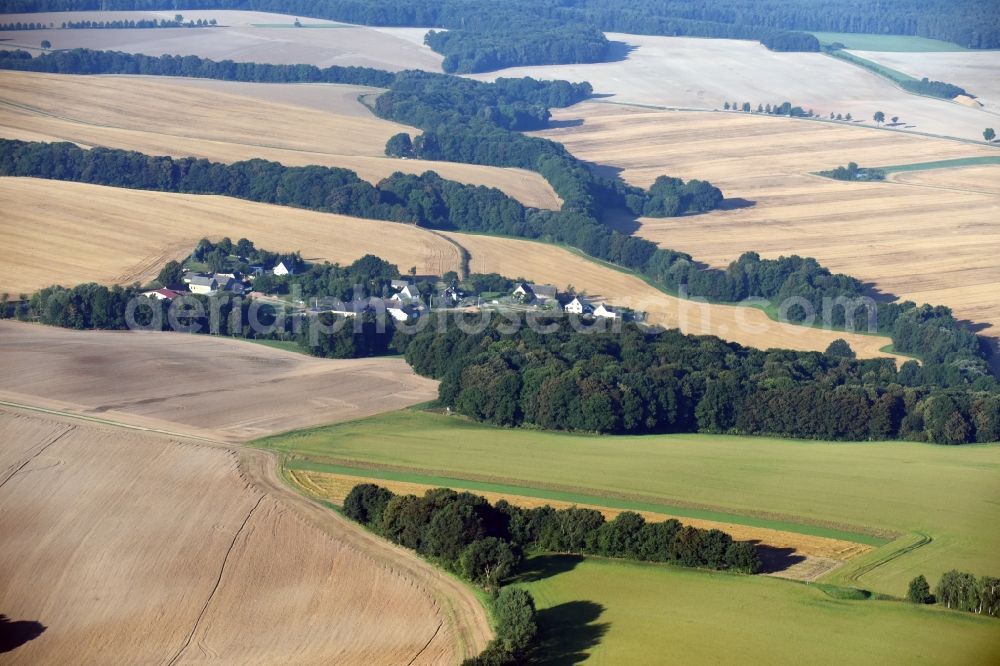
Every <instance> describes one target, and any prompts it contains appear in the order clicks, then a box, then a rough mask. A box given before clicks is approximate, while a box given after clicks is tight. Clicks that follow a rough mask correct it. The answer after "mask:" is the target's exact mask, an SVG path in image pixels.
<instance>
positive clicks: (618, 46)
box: [601, 40, 639, 62]
mask: <svg viewBox="0 0 1000 666" xmlns="http://www.w3.org/2000/svg"><path fill="white" fill-rule="evenodd" d="M637 48H639V47H638V46H636V45H634V44H629V43H627V42H619V41H615V40H611V41H609V42H608V49H607V51H605V52H604V59H603V60H602V61H601V62H623V61H625V60H628V58H629V56H630V55H632V51H635V50H636V49H637Z"/></svg>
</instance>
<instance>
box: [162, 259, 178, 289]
mask: <svg viewBox="0 0 1000 666" xmlns="http://www.w3.org/2000/svg"><path fill="white" fill-rule="evenodd" d="M183 279H184V269H183V268H181V265H180V264H179V263H177V262H176V261H168V262H167V264H166V265H165V266H164V267H163V269H162V270H161V271H160V274H159V275H158V276H156V281H157V282H159V283H160V285H161V286H164V287H173V286H175V285H179V284H181V282H182V281H183Z"/></svg>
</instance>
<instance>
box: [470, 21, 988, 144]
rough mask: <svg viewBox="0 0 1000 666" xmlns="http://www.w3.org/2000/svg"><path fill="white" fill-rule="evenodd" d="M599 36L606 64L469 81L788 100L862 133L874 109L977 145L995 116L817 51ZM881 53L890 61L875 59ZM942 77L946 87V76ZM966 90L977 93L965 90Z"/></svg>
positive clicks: (638, 95) (692, 100)
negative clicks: (845, 119)
mask: <svg viewBox="0 0 1000 666" xmlns="http://www.w3.org/2000/svg"><path fill="white" fill-rule="evenodd" d="M608 39H610V40H612V42H613V43H614V46H615V55H617V56H619V57H618V58H617V59H615V60H614V61H613V62H606V63H597V64H589V65H541V66H534V67H516V68H512V69H505V70H502V71H501V72H492V73H487V74H477V75H474V78H477V79H484V80H493V79H495V78H496V77H498V76H505V77H510V76H533V77H535V78H542V79H568V80H570V81H590V83H591V84H593V86H594V91H595V92H597V93H602V94H606V95H610V96H611V97H610V99H611V101H613V102H622V103H628V104H649V105H654V106H665V107H680V108H692V109H722V108H723V105H724V104H725V103H726V102H730V103H733V102H735V103H737V104H743V102H749V103H750V104H751V105H752V106H753V107H754V108H757V105H758V104H761V105H766V104H781V103H783V102H786V101H787V102H791V103H792V104H793V105H797V106H801V107H802V108H803V109H805V110H809V109H812V110H813V111H815V112H816V113H818V114H820V115H822V116H824V117H825V116H828V115H829V114H830V113H831V112H833V113H840V114H847V113H850V114H852V115H853V116H854V119H855V121H857V122H856V123H855V124H867V125H868V126H869V127H870V126H872V125H874V123H873V121H872V116H873V115H874V113H875V112H876V111H883V112H884V113H885V114H886V116H887V117H890V118H891V117H892V116H899V117H900V119H901V120H902V121H903V122H904V124H905V125H906V126H908V127H909V128H911V129H912V130H913V131H916V132H926V133H931V134H938V135H942V136H954V137H959V138H962V139H974V140H982V138H983V137H982V131H983V128H984V127H989V126H991V124H993V123H994V122H995V120H994V119H995V118H996V116H995V115H993V114H991V113H988V112H986V111H984V110H977V109H972V108H969V107H966V106H962V105H960V104H956V103H953V102H951V101H949V100H941V99H934V98H930V97H922V96H919V95H911V94H909V93H907V92H905V91H904V90H903V89H901V88H899V87H897V86H896V85H895V84H893V83H891V82H890V81H888V80H887V79H884V78H882V77H880V76H878V75H877V74H874V73H872V72H870V71H868V70H866V69H863V68H861V67H858V66H855V65H852V64H850V63H846V62H844V61H841V60H837V59H836V58H833V57H830V56H827V55H825V54H822V53H776V52H774V51H769V50H768V49H767V48H765V47H764V46H762V45H761V44H759V43H757V42H754V41H742V40H732V39H700V38H696V37H654V36H643V35H626V34H620V33H608ZM889 55H896V54H880V56H889ZM899 55H903V54H899ZM906 55H909V54H906ZM920 55H926V56H928V57H929V58H933V59H935V60H941V61H942V62H943V61H944V59H943V58H940V57H941V56H952V55H954V56H964V57H965V59H966V60H969V61H974V62H976V63H978V64H977V67H980V68H983V70H985V71H984V73H983V74H982V76H984V77H990V76H992V78H993V79H994V80H995V79H996V77H995V75H992V74H991V72H993V73H995V71H996V66H995V64H993V63H995V62H996V61H995V56H993V55H991V54H989V53H986V52H979V53H969V54H968V55H967V54H964V53H955V54H951V53H928V54H920ZM973 59H975V60H973ZM991 67H992V70H991ZM910 69H911V70H913V71H909V70H905V71H908V73H911V74H913V75H914V76H917V77H918V78H923V77H924V76H931V74H930V73H928V72H925V71H922V67H917V68H910ZM917 69H920V70H921V71H917ZM934 71H941V67H937V68H934ZM945 72H946V73H947V70H945ZM977 78H979V75H977ZM943 80H944V81H949V82H951V81H952V79H951V78H949V77H948V76H946V77H945V78H944V79H943ZM970 80H971V79H970ZM954 83H959V81H954ZM995 85H996V84H995V83H994V84H991V86H990V87H991V89H993V90H995ZM970 91H971V92H972V93H973V94H982V95H986V92H982V93H979V92H977V90H976V89H974V88H970Z"/></svg>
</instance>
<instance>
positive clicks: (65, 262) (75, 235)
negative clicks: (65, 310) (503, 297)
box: [0, 178, 461, 296]
mask: <svg viewBox="0 0 1000 666" xmlns="http://www.w3.org/2000/svg"><path fill="white" fill-rule="evenodd" d="M0 200H3V202H4V214H3V216H2V218H0V240H2V242H3V243H4V246H5V247H6V248H7V250H6V251H7V257H6V258H5V260H4V261H3V263H0V293H2V292H7V293H10V294H12V295H15V296H16V295H17V294H19V293H22V292H24V293H29V294H30V293H31V292H32V291H34V290H36V289H40V288H42V287H48V286H51V285H53V284H62V285H63V286H71V285H76V284H79V283H81V282H98V283H101V284H112V283H118V284H131V283H132V282H146V281H148V280H150V279H152V278H154V277H156V274H157V273H158V272H159V271H160V269H161V268H162V267H163V265H164V264H165V263H166V262H167V261H169V260H170V259H181V258H183V257H185V256H187V255H188V254H190V252H191V250H193V249H194V246H195V245H197V244H198V241H199V240H200V239H201V238H203V237H209V238H213V239H216V240H218V239H220V238H222V237H223V236H229V237H231V238H232V239H233V240H234V241H235V240H237V239H238V238H240V237H245V238H249V239H251V240H252V241H254V243H256V244H257V245H258V246H259V247H263V248H266V249H269V250H272V251H274V252H293V251H301V252H302V254H303V257H305V258H306V259H307V260H309V261H330V262H339V263H342V264H346V263H350V262H352V261H354V260H355V259H358V258H360V257H361V256H363V255H365V254H376V255H378V256H380V257H382V258H383V259H385V260H387V261H391V262H393V263H396V264H397V265H398V266H399V269H400V270H401V271H404V272H405V271H407V270H408V269H409V268H410V267H411V266H416V267H417V271H418V272H419V273H421V274H435V275H440V274H441V273H442V272H445V271H449V270H458V269H459V268H460V266H461V257H460V255H459V252H458V249H457V248H456V247H455V246H454V245H452V244H451V243H449V242H448V241H447V240H446V239H443V238H441V237H439V236H436V235H434V234H432V233H429V232H427V231H423V230H420V229H418V228H416V227H414V226H411V225H406V224H398V223H393V222H378V221H374V220H362V219H359V218H355V217H347V216H344V215H333V214H330V213H316V212H313V211H306V210H299V209H296V208H289V207H287V206H271V205H267V204H260V203H254V202H250V201H242V200H240V199H233V198H229V197H217V196H207V195H195V194H167V193H163V192H144V191H140V190H126V189H120V188H112V187H102V186H98V185H88V184H84V183H69V182H62V181H54V180H52V181H50V180H36V179H32V178H0ZM40 257H44V261H41V260H39V258H40Z"/></svg>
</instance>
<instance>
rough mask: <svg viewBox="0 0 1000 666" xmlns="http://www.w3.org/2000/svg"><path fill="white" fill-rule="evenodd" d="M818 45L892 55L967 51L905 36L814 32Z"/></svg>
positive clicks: (941, 43)
mask: <svg viewBox="0 0 1000 666" xmlns="http://www.w3.org/2000/svg"><path fill="white" fill-rule="evenodd" d="M813 34H814V35H816V39H818V40H819V41H820V44H824V45H828V44H833V43H834V42H840V43H841V44H843V45H844V46H846V47H847V48H849V49H853V50H855V51H887V52H894V53H925V52H931V51H968V50H970V49H967V48H965V47H964V46H959V45H958V44H952V43H951V42H942V41H940V40H937V39H927V38H926V37H910V36H906V35H865V34H860V33H855V32H814V33H813Z"/></svg>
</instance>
